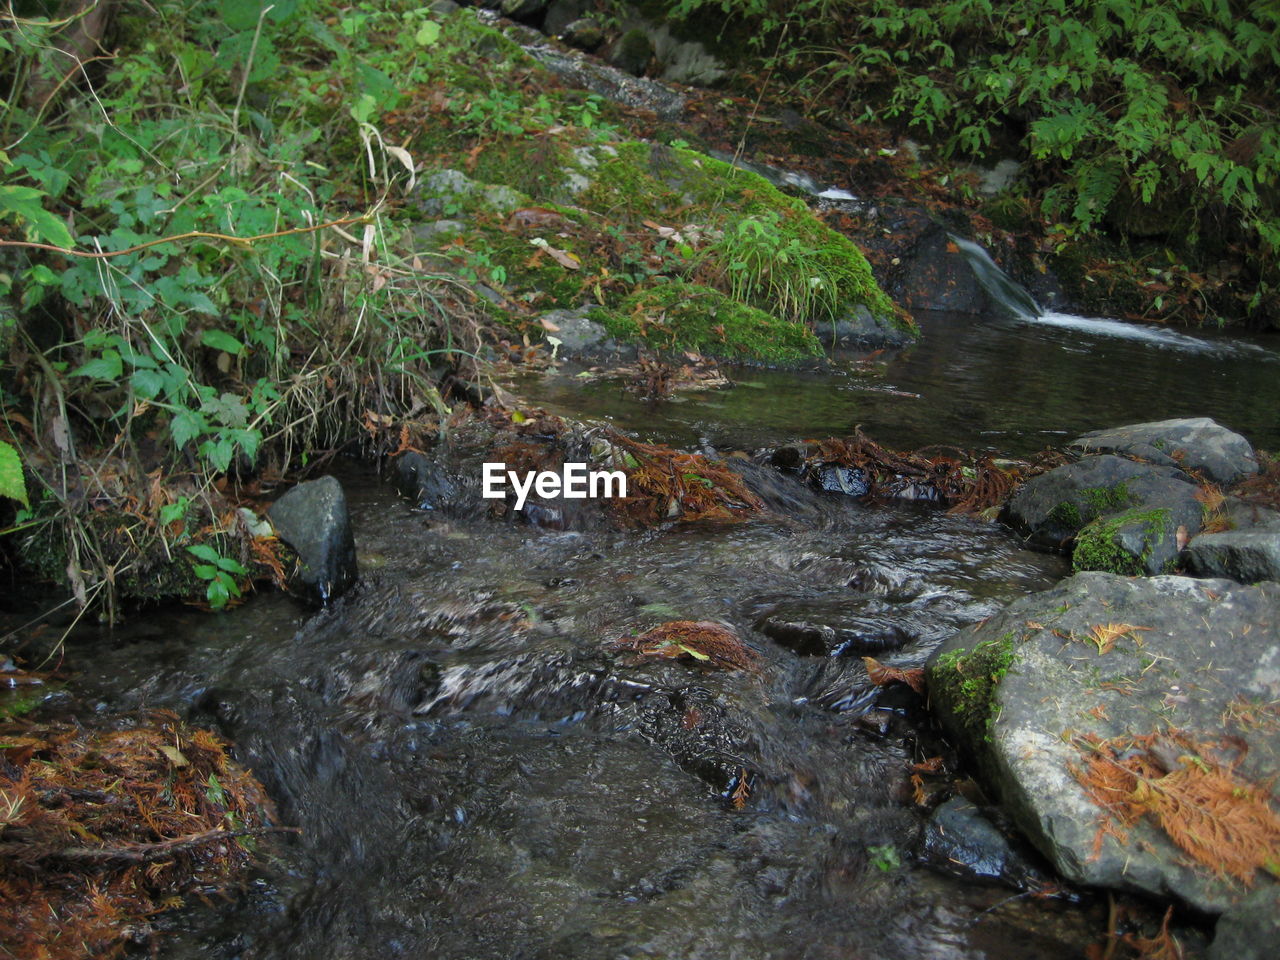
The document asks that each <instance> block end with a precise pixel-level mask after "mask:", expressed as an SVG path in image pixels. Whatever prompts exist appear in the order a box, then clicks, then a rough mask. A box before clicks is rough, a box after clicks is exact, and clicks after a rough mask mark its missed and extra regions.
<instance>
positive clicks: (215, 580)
mask: <svg viewBox="0 0 1280 960" xmlns="http://www.w3.org/2000/svg"><path fill="white" fill-rule="evenodd" d="M187 553H189V554H191V556H193V557H195V558H196V559H197V560H203V561H204V562H203V563H195V564H192V566H191V570H192V572H193V573H194V574H195V575H196V576H197V577H199V578H200V579H201V580H204V581H206V582H207V583H208V587H207V589H206V592H205V597H206V599H208V601H209V606H210V607H211V608H213V609H214V610H221V609H222V608H223V607H225V606H226V605H227V603H228V602H229V601H230V600H231V598H232V597H237V598H238V597H239V596H240V585H239V584H238V583H236V579H235V578H236V577H247V576H248V575H249V571H248V570H246V569H245V568H244V567H243V566H242V565H241V564H240V563H239V562H237V561H235V560H232V559H231V558H230V557H224V556H222V554H220V553H218V551H217V550H215V549H214V548H213V547H211V546H209V545H208V544H206V543H197V544H193V545H191V546H189V547H187Z"/></svg>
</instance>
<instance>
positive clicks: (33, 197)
mask: <svg viewBox="0 0 1280 960" xmlns="http://www.w3.org/2000/svg"><path fill="white" fill-rule="evenodd" d="M45 195H46V194H45V192H44V191H43V190H37V189H36V188H35V187H18V186H12V185H6V186H3V187H0V215H3V214H5V213H11V214H15V215H17V216H19V217H21V218H22V219H23V220H25V221H26V222H27V225H28V226H29V227H30V230H29V233H30V236H31V238H32V239H33V240H34V241H36V242H37V243H51V244H53V245H54V246H55V247H62V249H64V250H69V249H70V248H71V247H74V246H75V243H76V241H75V238H74V237H72V236H71V231H69V230H68V229H67V225H66V224H65V223H63V222H62V221H61V220H59V219H58V218H57V217H55V216H54V215H53V214H52V213H50V212H49V211H48V210H46V209H45V208H44V207H42V206H41V205H40V198H41V197H43V196H45Z"/></svg>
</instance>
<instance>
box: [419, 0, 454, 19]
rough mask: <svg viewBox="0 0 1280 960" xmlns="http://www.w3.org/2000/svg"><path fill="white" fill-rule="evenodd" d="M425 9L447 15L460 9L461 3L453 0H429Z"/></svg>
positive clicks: (441, 15)
mask: <svg viewBox="0 0 1280 960" xmlns="http://www.w3.org/2000/svg"><path fill="white" fill-rule="evenodd" d="M427 9H428V10H430V11H431V12H432V13H434V14H436V15H437V16H440V17H447V16H449V14H451V13H457V12H458V11H459V10H461V9H462V5H461V4H458V3H454V0H431V2H430V3H428V4H427Z"/></svg>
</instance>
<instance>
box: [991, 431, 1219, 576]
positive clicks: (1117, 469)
mask: <svg viewBox="0 0 1280 960" xmlns="http://www.w3.org/2000/svg"><path fill="white" fill-rule="evenodd" d="M1196 491H1197V488H1196V486H1195V485H1194V484H1193V483H1191V482H1190V478H1189V477H1188V476H1187V475H1186V474H1185V473H1183V472H1182V471H1181V470H1177V469H1175V468H1173V467H1158V466H1153V465H1151V464H1147V463H1136V462H1134V461H1132V460H1127V459H1125V458H1123V457H1115V456H1110V455H1103V456H1097V457H1085V458H1084V459H1083V460H1080V461H1079V462H1077V463H1069V464H1065V465H1063V466H1061V467H1057V468H1055V469H1053V470H1050V471H1049V472H1048V473H1044V474H1041V475H1040V476H1038V477H1034V478H1032V479H1031V480H1029V481H1027V482H1026V483H1025V484H1023V485H1022V486H1021V487H1020V488H1019V489H1018V490H1017V492H1016V493H1014V495H1013V496H1012V497H1011V498H1010V499H1009V503H1008V504H1007V505H1006V506H1005V509H1004V513H1003V519H1004V521H1005V522H1006V523H1008V524H1009V525H1010V526H1012V527H1013V528H1014V529H1015V530H1017V531H1018V532H1019V533H1021V534H1022V535H1023V536H1025V537H1027V538H1028V539H1029V540H1030V541H1031V542H1032V543H1034V544H1036V545H1037V546H1041V547H1047V548H1049V549H1054V550H1064V549H1066V548H1067V547H1068V546H1070V545H1074V549H1075V555H1074V558H1073V559H1074V563H1075V565H1076V567H1077V568H1078V569H1106V570H1110V571H1112V572H1115V573H1129V574H1155V573H1161V572H1164V571H1166V570H1167V569H1168V568H1169V567H1170V566H1171V565H1172V564H1173V563H1174V562H1175V561H1176V559H1177V556H1178V550H1179V546H1178V530H1179V528H1180V527H1181V528H1184V530H1183V532H1184V533H1185V534H1186V535H1188V536H1190V535H1193V534H1195V533H1196V532H1198V531H1199V529H1200V523H1201V518H1202V517H1203V513H1204V508H1203V505H1202V504H1201V503H1200V501H1199V500H1197V499H1196ZM1073 542H1074V544H1073Z"/></svg>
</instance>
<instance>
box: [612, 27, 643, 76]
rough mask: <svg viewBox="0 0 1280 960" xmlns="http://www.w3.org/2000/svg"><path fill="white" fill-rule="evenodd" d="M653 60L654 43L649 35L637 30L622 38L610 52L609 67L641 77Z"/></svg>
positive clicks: (625, 34)
mask: <svg viewBox="0 0 1280 960" xmlns="http://www.w3.org/2000/svg"><path fill="white" fill-rule="evenodd" d="M652 59H653V43H652V42H651V41H650V40H649V35H648V34H647V33H645V32H644V31H643V30H641V29H639V28H636V29H632V30H628V31H627V32H626V33H624V34H623V35H622V36H620V37H619V38H618V39H617V40H616V41H615V42H614V44H613V48H612V49H611V50H610V51H609V56H608V60H609V65H610V66H612V67H616V68H617V69H618V70H622V71H625V72H626V73H630V74H632V75H634V76H637V77H638V76H640V75H641V74H643V73H644V72H645V70H646V69H648V67H649V61H650V60H652Z"/></svg>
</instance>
